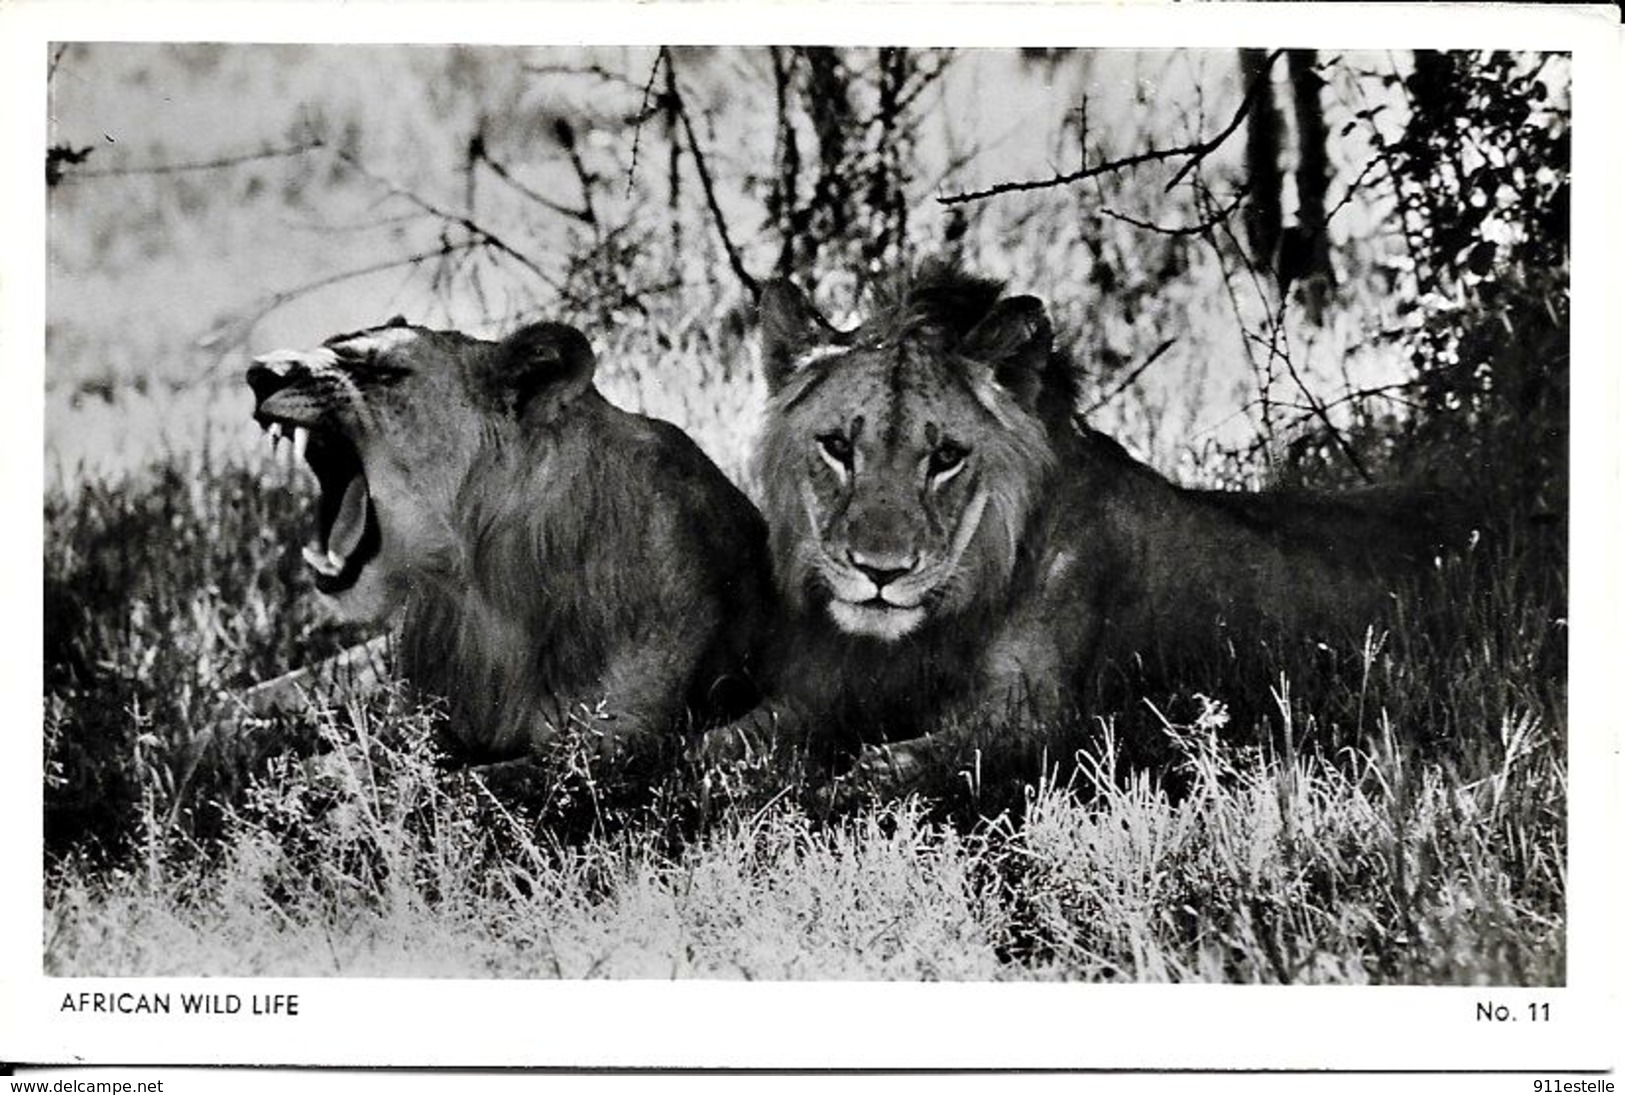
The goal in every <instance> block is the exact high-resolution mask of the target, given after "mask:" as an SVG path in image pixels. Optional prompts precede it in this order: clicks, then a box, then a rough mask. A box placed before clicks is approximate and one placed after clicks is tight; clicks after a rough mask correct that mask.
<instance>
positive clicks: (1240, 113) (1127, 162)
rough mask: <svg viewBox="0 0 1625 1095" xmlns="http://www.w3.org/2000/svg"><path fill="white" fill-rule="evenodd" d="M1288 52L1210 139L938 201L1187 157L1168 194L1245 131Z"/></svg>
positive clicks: (1273, 56)
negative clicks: (1256, 105) (1235, 136)
mask: <svg viewBox="0 0 1625 1095" xmlns="http://www.w3.org/2000/svg"><path fill="white" fill-rule="evenodd" d="M1285 52H1286V50H1284V49H1277V50H1275V51H1273V52H1271V53H1270V55H1269V56H1268V57H1266V58H1264V64H1263V67H1262V70H1261V71H1260V73H1259V75H1258V77H1257V78H1256V79H1255V80H1254V81H1253V84H1252V86H1251V87H1249V88H1248V89H1247V94H1246V95H1244V96H1242V100H1241V105H1240V106H1239V107H1237V108H1236V113H1235V116H1234V117H1232V118H1231V119H1230V121H1229V123H1228V124H1226V125H1225V127H1224V128H1223V129H1221V130H1220V131H1219V132H1217V133H1215V134H1214V135H1213V136H1211V137H1209V138H1207V139H1206V140H1203V141H1195V142H1192V143H1190V144H1184V145H1179V146H1178V147H1175V148H1153V149H1148V150H1147V151H1145V152H1137V153H1135V154H1134V155H1132V156H1124V157H1122V158H1120V159H1116V160H1108V161H1106V162H1105V163H1099V164H1096V165H1095V166H1093V167H1084V168H1080V169H1079V170H1077V171H1073V172H1070V173H1068V174H1065V175H1054V176H1052V177H1050V178H1048V179H1024V180H1020V181H1014V182H1002V183H995V184H994V185H993V186H990V187H987V188H986V189H984V190H970V191H965V192H964V193H960V194H945V195H942V196H940V197H938V198H937V202H938V204H940V205H959V204H961V203H964V202H974V201H983V200H985V199H987V198H991V197H996V196H997V195H1000V194H1011V193H1016V192H1018V191H1027V190H1048V189H1051V188H1053V187H1057V186H1070V185H1071V184H1072V183H1075V182H1081V181H1083V180H1084V179H1092V178H1094V177H1096V176H1097V175H1107V174H1110V173H1112V172H1114V171H1122V170H1125V169H1127V168H1130V167H1138V166H1139V165H1140V164H1144V163H1160V162H1161V161H1163V160H1174V159H1179V158H1180V157H1186V161H1185V163H1184V165H1183V166H1182V167H1180V169H1179V170H1178V171H1176V172H1175V173H1174V177H1173V178H1172V179H1170V180H1168V184H1167V185H1166V186H1164V187H1163V192H1164V193H1167V192H1168V191H1170V190H1172V189H1173V188H1174V187H1175V186H1178V185H1179V183H1180V182H1182V181H1183V180H1184V178H1185V176H1187V175H1189V174H1190V173H1191V172H1192V171H1194V170H1195V169H1196V167H1197V165H1198V164H1200V163H1201V162H1202V161H1203V160H1204V159H1206V158H1207V157H1208V156H1209V155H1210V154H1211V153H1213V152H1214V151H1215V150H1216V149H1218V148H1219V146H1220V145H1222V144H1224V142H1225V141H1227V140H1229V139H1230V136H1231V134H1233V133H1235V131H1236V130H1237V129H1239V128H1241V123H1242V122H1243V121H1245V120H1246V118H1247V115H1248V114H1249V113H1250V112H1251V111H1252V108H1253V104H1254V103H1255V102H1257V100H1258V97H1259V95H1260V94H1261V93H1262V92H1263V90H1264V89H1265V88H1266V87H1268V86H1269V74H1270V72H1271V70H1272V69H1273V68H1274V67H1275V62H1276V61H1277V60H1278V59H1279V58H1280V57H1281V55H1282V54H1284V53H1285Z"/></svg>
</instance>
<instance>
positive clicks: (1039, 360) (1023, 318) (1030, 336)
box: [962, 297, 1055, 407]
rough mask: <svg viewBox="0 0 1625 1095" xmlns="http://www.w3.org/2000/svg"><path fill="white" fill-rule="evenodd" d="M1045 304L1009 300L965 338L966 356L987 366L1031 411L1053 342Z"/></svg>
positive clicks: (963, 346)
mask: <svg viewBox="0 0 1625 1095" xmlns="http://www.w3.org/2000/svg"><path fill="white" fill-rule="evenodd" d="M1054 337H1055V336H1054V332H1053V330H1052V329H1051V328H1050V323H1049V316H1048V315H1047V314H1046V313H1045V312H1044V303H1043V301H1041V300H1039V299H1038V298H1037V297H1010V298H1008V299H1006V300H1001V301H999V302H998V303H997V304H995V305H994V306H993V307H992V308H991V309H989V310H988V313H987V315H986V316H984V317H983V318H982V321H981V322H980V323H978V324H977V325H976V326H975V327H974V328H972V330H971V332H970V333H969V334H967V335H966V336H965V339H964V343H963V345H962V350H963V352H964V353H965V355H966V356H968V357H972V358H975V359H976V360H977V361H982V362H985V363H986V364H987V365H988V366H989V367H990V368H991V369H992V370H993V376H994V379H996V380H997V381H998V382H999V384H1001V385H1002V386H1003V387H1005V388H1008V389H1009V390H1010V392H1011V393H1012V394H1013V395H1015V397H1016V399H1017V400H1018V401H1019V402H1020V403H1021V405H1022V406H1024V407H1031V406H1033V404H1034V403H1035V402H1036V401H1037V399H1038V391H1039V388H1040V387H1042V386H1043V382H1044V373H1045V372H1046V371H1047V369H1048V368H1049V359H1050V350H1051V346H1052V343H1053V341H1054Z"/></svg>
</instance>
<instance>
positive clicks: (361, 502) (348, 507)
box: [327, 475, 367, 559]
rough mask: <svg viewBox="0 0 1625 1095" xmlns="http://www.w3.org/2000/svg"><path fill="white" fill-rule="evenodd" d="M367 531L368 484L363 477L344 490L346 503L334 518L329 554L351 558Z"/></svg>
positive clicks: (328, 547)
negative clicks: (362, 535)
mask: <svg viewBox="0 0 1625 1095" xmlns="http://www.w3.org/2000/svg"><path fill="white" fill-rule="evenodd" d="M366 531H367V482H366V480H365V479H363V478H362V477H361V476H359V475H358V476H356V477H355V478H353V479H351V480H350V485H349V486H347V487H345V488H344V501H342V502H340V503H339V512H338V515H337V516H336V517H334V518H333V529H332V531H331V532H329V533H328V534H327V550H328V552H329V553H331V554H334V555H339V556H341V557H343V558H346V559H347V558H349V557H350V554H351V552H353V551H355V549H356V545H357V544H359V543H361V534H362V533H363V532H366Z"/></svg>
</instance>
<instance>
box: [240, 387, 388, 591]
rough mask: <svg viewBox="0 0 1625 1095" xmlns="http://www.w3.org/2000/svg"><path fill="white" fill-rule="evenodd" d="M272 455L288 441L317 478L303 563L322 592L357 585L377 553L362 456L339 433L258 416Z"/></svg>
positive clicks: (377, 540)
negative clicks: (310, 533)
mask: <svg viewBox="0 0 1625 1095" xmlns="http://www.w3.org/2000/svg"><path fill="white" fill-rule="evenodd" d="M261 423H262V424H263V425H264V426H265V432H266V436H268V437H269V438H270V439H271V450H272V452H273V454H279V451H280V449H281V446H282V445H283V444H292V446H293V455H294V457H295V458H296V459H302V460H304V462H305V463H306V465H308V466H309V468H310V470H311V471H312V472H313V473H314V474H315V476H316V482H317V483H318V484H319V486H320V487H321V497H320V499H319V500H318V501H317V504H316V538H315V540H313V541H312V542H311V543H308V544H306V545H305V548H304V552H303V554H304V559H305V564H306V565H307V566H309V567H310V569H311V571H312V572H313V573H314V574H315V576H316V588H317V589H319V590H321V591H322V592H323V593H327V594H335V593H342V592H343V591H344V590H346V589H349V588H350V587H351V586H353V585H355V583H356V581H357V579H359V578H360V577H361V571H362V570H363V569H364V568H365V567H366V565H367V563H369V562H370V561H371V560H372V558H373V556H375V555H377V554H378V546H379V535H378V521H377V519H376V518H375V517H374V516H373V508H372V498H371V496H370V495H369V494H368V492H367V477H366V474H365V472H364V470H363V468H362V465H361V454H360V453H359V452H357V451H356V447H355V446H354V445H353V444H351V443H350V441H349V440H348V439H347V438H345V437H344V436H343V435H342V434H340V433H338V432H337V431H335V430H330V429H325V428H321V427H316V428H312V427H309V426H306V425H301V424H298V423H294V422H291V421H287V420H283V419H279V418H266V417H261Z"/></svg>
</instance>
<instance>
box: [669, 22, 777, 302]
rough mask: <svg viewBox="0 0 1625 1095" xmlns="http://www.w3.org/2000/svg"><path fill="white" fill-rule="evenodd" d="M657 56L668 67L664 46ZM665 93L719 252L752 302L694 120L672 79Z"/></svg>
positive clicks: (754, 289)
mask: <svg viewBox="0 0 1625 1095" xmlns="http://www.w3.org/2000/svg"><path fill="white" fill-rule="evenodd" d="M660 55H661V57H663V58H665V61H666V65H667V67H668V69H669V68H670V66H671V53H670V51H668V50H667V49H665V48H664V47H662V48H661V50H660ZM669 94H670V95H671V96H672V99H673V100H674V101H673V103H672V108H673V109H674V110H675V111H676V113H677V118H678V120H679V121H681V122H682V123H683V133H684V135H685V136H686V137H687V138H688V151H689V154H690V155H691V156H693V158H694V172H695V174H697V175H698V176H699V177H700V189H701V190H702V191H703V192H704V193H705V204H706V206H707V207H708V208H709V209H710V210H711V220H712V222H713V223H714V224H715V225H716V228H717V235H718V237H720V238H721V240H722V249H723V250H724V251H725V252H727V255H728V265H729V266H730V267H732V269H733V272H734V276H735V277H737V278H738V279H739V283H740V284H741V285H743V286H744V287H745V291H746V292H748V293H749V294H750V296H751V299H752V300H755V299H756V298H757V297H759V296H761V287H760V286H759V285H758V284H757V282H756V279H755V278H753V277H751V276H750V271H748V270H746V269H745V263H744V260H743V259H741V258H740V257H739V251H738V250H737V249H736V248H735V247H734V243H733V239H732V237H730V236H729V234H728V223H727V221H725V220H724V219H723V216H722V206H721V205H720V204H719V203H718V202H717V195H716V188H715V187H714V186H713V185H712V183H711V170H710V168H709V167H708V166H706V162H705V153H704V152H702V151H701V150H700V142H699V138H697V137H696V136H695V134H694V121H693V119H691V118H690V117H689V114H688V108H687V107H686V106H685V105H684V104H683V97H682V94H681V93H680V92H679V91H678V90H677V81H676V77H675V75H674V76H673V79H672V83H671V89H670V91H669Z"/></svg>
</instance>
